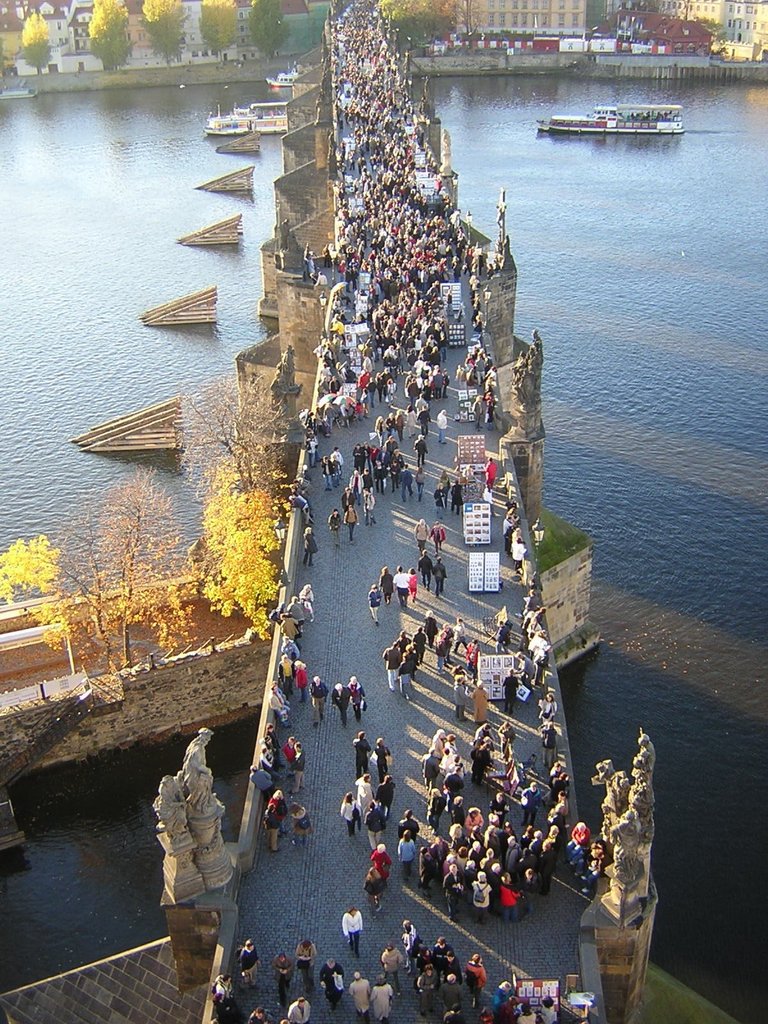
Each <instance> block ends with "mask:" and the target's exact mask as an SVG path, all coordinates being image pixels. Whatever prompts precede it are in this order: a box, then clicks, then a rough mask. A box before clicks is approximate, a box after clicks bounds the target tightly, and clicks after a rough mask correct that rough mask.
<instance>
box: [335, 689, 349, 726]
mask: <svg viewBox="0 0 768 1024" xmlns="http://www.w3.org/2000/svg"><path fill="white" fill-rule="evenodd" d="M351 699H352V695H351V694H350V692H349V687H348V686H345V685H344V683H342V682H341V681H339V682H338V683H336V685H335V686H334V687H333V689H332V690H331V704H333V706H334V707H336V708H338V710H339V719H340V720H341V724H342V727H343V728H344V729H346V727H347V709H348V708H349V703H350V701H351Z"/></svg>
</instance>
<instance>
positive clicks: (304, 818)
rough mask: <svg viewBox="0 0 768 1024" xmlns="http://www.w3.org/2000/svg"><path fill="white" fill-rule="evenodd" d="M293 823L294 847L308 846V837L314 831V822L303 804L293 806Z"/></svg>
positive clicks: (292, 841)
mask: <svg viewBox="0 0 768 1024" xmlns="http://www.w3.org/2000/svg"><path fill="white" fill-rule="evenodd" d="M291 821H292V822H293V838H292V839H291V844H292V845H293V846H306V845H307V836H309V835H310V834H311V832H312V831H313V828H312V822H311V821H310V818H309V815H308V814H307V811H306V808H305V807H302V805H301V804H291Z"/></svg>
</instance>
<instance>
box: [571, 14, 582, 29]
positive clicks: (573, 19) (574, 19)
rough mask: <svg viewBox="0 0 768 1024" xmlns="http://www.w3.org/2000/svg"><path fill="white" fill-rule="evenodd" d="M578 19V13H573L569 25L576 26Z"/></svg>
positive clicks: (577, 25)
mask: <svg viewBox="0 0 768 1024" xmlns="http://www.w3.org/2000/svg"><path fill="white" fill-rule="evenodd" d="M580 20H581V19H580V18H579V15H578V14H574V16H573V17H572V18H571V25H573V27H574V28H578V27H579V21H580Z"/></svg>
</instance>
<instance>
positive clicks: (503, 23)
mask: <svg viewBox="0 0 768 1024" xmlns="http://www.w3.org/2000/svg"><path fill="white" fill-rule="evenodd" d="M506 27H507V16H506V14H500V15H499V28H506Z"/></svg>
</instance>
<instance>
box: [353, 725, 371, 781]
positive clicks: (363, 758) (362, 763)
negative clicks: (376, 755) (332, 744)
mask: <svg viewBox="0 0 768 1024" xmlns="http://www.w3.org/2000/svg"><path fill="white" fill-rule="evenodd" d="M352 746H353V747H354V748H355V778H356V779H359V778H360V776H361V775H365V774H366V773H367V771H368V759H369V757H370V754H371V744H370V743H369V742H368V738H367V737H366V735H365V732H364V731H363V730H362V729H361V730H360V732H359V733H358V734H357V736H355V738H354V739H353V740H352Z"/></svg>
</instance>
